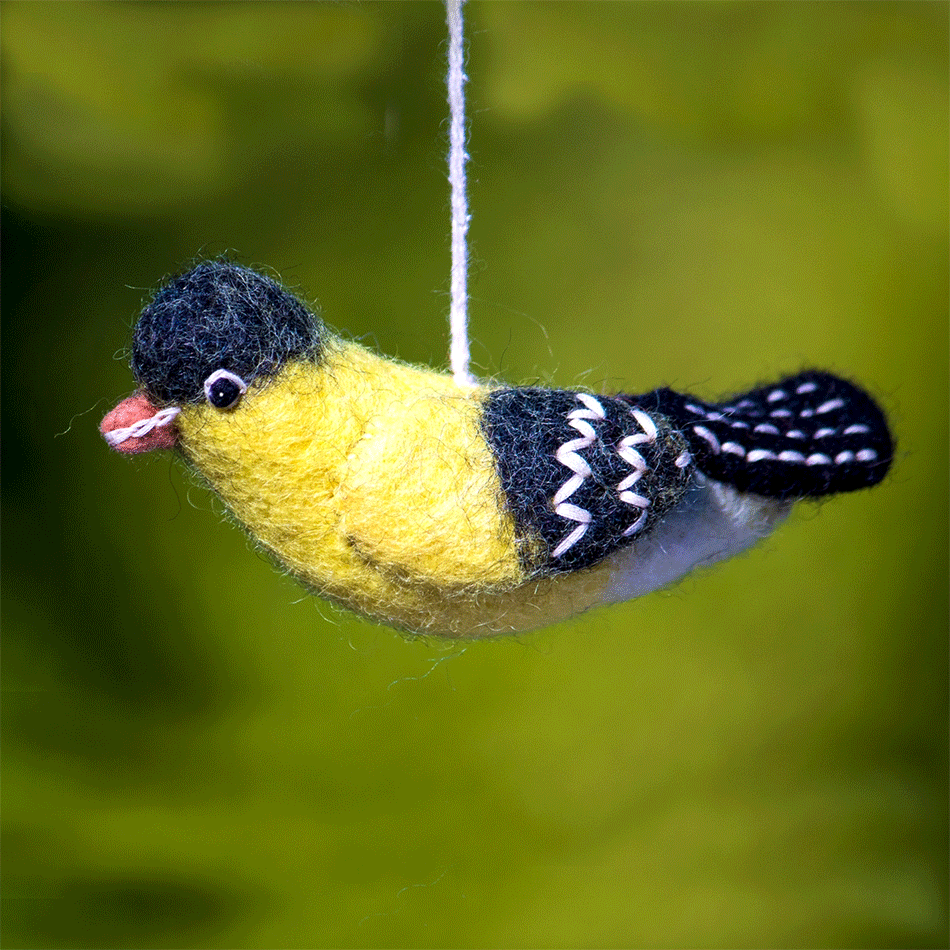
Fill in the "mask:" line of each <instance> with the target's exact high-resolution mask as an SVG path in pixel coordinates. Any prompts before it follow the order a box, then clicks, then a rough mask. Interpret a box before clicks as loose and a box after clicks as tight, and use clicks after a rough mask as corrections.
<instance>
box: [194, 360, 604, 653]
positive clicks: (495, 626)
mask: <svg viewBox="0 0 950 950" xmlns="http://www.w3.org/2000/svg"><path fill="white" fill-rule="evenodd" d="M486 393H487V389H484V388H475V389H464V388H460V387H458V386H457V385H456V384H455V383H454V381H453V380H452V378H451V377H449V376H446V375H443V374H439V373H435V372H433V371H431V370H426V369H421V368H418V367H413V366H408V365H406V364H403V363H398V362H395V361H392V360H387V359H383V358H382V357H379V356H376V355H375V354H372V353H370V352H369V351H367V350H365V349H363V348H362V347H359V346H357V345H355V344H351V343H343V342H340V341H334V342H333V343H331V344H329V345H328V347H327V350H326V353H325V355H324V356H323V358H322V359H321V361H320V362H319V363H318V364H313V363H310V362H293V363H290V364H288V365H287V366H285V367H284V368H283V369H282V370H281V371H280V373H279V374H278V375H276V376H274V377H271V378H268V379H262V380H260V381H258V382H257V383H255V384H253V385H252V386H251V387H250V389H249V391H248V392H247V393H246V394H245V396H244V398H243V399H242V401H241V403H240V404H239V405H238V407H237V408H236V409H234V410H232V411H222V410H218V409H215V408H213V407H211V406H208V405H206V404H205V405H200V406H186V407H184V408H183V409H182V412H181V415H180V416H179V419H178V428H179V433H180V443H181V446H182V449H183V451H184V452H185V454H186V455H187V456H188V458H189V459H190V460H191V462H192V463H193V464H194V465H195V467H196V468H197V469H198V471H199V472H200V473H201V474H202V475H203V476H204V477H205V478H206V479H207V480H208V481H209V482H210V484H211V485H212V487H213V488H214V489H215V490H216V491H217V492H218V493H219V494H220V496H221V497H222V498H223V500H224V501H225V503H226V504H227V505H228V507H229V508H230V509H231V510H232V511H233V513H234V514H235V516H236V517H237V518H238V519H239V520H240V521H241V522H242V523H243V524H244V525H245V526H246V527H247V528H248V530H249V531H250V532H251V533H252V534H253V535H254V536H255V537H256V538H257V539H258V540H259V541H260V543H261V544H262V545H263V546H264V547H265V548H266V549H267V550H269V551H270V552H272V553H273V554H274V555H275V556H276V557H277V558H278V559H279V560H280V561H281V562H283V564H285V565H286V567H287V568H288V569H289V570H290V571H291V572H292V573H293V574H295V575H296V576H297V577H299V578H300V579H301V580H302V581H304V583H306V584H307V585H308V586H310V587H311V588H312V589H313V590H314V591H315V592H317V593H318V594H320V595H322V596H325V597H328V598H330V599H331V600H334V601H337V602H338V603H340V604H342V605H344V606H346V607H349V608H350V609H353V610H356V611H357V612H359V613H362V614H365V615H367V616H369V617H372V618H375V619H380V620H382V621H384V622H386V623H390V624H393V625H396V626H399V627H403V628H405V629H409V630H414V631H419V632H428V633H439V634H448V635H455V636H473V635H474V636H478V635H480V634H488V633H494V632H500V631H511V630H521V629H528V628H533V627H538V626H542V625H543V624H545V623H551V622H553V621H555V620H557V619H561V618H563V617H566V616H569V615H571V614H573V613H576V612H577V611H578V610H582V609H586V607H589V606H591V605H592V604H594V603H597V602H598V598H599V596H600V593H601V592H602V590H603V587H604V585H605V584H606V574H605V573H604V572H602V571H599V570H593V571H584V572H579V575H578V576H574V575H572V576H571V577H569V578H563V579H560V580H559V581H558V582H557V584H553V583H552V582H551V581H549V580H543V581H540V582H539V581H531V580H529V577H530V573H531V567H532V565H533V564H534V563H535V562H536V561H537V559H538V558H540V555H541V550H540V546H539V542H537V541H536V540H535V539H530V538H529V539H526V540H524V539H523V540H522V541H520V542H519V541H518V540H517V539H516V537H515V531H514V522H513V520H512V518H511V516H510V514H509V513H508V512H507V510H506V507H505V500H504V495H503V492H502V490H501V485H500V484H499V481H498V476H497V473H496V470H495V464H494V459H493V457H492V453H491V449H490V448H489V446H488V443H487V442H486V441H485V439H484V436H483V435H482V433H481V431H480V427H479V416H480V412H481V404H482V401H483V400H484V398H485V395H486ZM519 544H520V547H519ZM601 575H603V576H601Z"/></svg>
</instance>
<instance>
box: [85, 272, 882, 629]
mask: <svg viewBox="0 0 950 950" xmlns="http://www.w3.org/2000/svg"><path fill="white" fill-rule="evenodd" d="M132 371H133V374H134V376H135V379H136V381H137V383H138V386H139V389H138V391H137V392H136V393H135V394H134V395H132V396H130V397H129V398H128V399H126V400H125V401H124V402H122V403H120V404H119V405H118V406H117V407H116V408H115V409H114V410H113V411H112V412H110V413H109V414H108V415H107V416H106V417H105V419H104V420H103V422H102V424H101V431H102V433H103V435H104V436H105V438H106V440H107V442H108V443H109V444H110V445H111V446H113V447H114V448H115V449H117V450H118V451H120V452H124V453H137V452H146V451H149V450H151V449H159V448H173V447H174V448H177V449H178V450H179V451H180V452H181V453H182V455H183V456H184V457H185V459H187V461H188V462H189V463H190V464H191V466H193V468H194V469H195V470H196V471H197V472H198V473H199V474H200V475H201V476H202V477H203V478H204V479H205V480H206V481H207V482H208V484H209V485H210V486H211V487H212V488H213V489H214V490H215V491H216V492H217V493H218V494H219V495H220V497H221V498H222V499H223V500H224V502H225V503H226V505H227V507H228V508H229V509H230V511H231V512H233V514H234V516H235V518H236V519H237V520H238V521H239V522H241V523H242V524H243V525H244V526H245V528H246V529H247V530H248V531H249V532H250V534H251V535H252V536H253V537H254V538H256V539H257V541H258V542H259V543H260V545H261V546H262V547H263V548H264V549H265V550H266V551H268V552H269V553H270V554H271V555H272V556H273V557H274V558H276V559H277V560H278V561H279V562H280V563H282V564H283V565H284V566H285V567H286V568H287V570H288V571H290V572H291V573H292V574H293V575H295V576H296V577H297V578H299V579H300V581H302V582H303V583H304V584H305V585H306V586H307V587H308V588H310V589H311V590H312V591H313V592H315V593H316V594H318V595H320V596H321V597H325V598H327V599H329V600H331V601H333V602H335V603H337V604H340V605H342V606H344V607H347V608H349V609H351V610H354V611H356V612H358V613H360V614H363V615H364V616H367V617H370V618H373V619H375V620H379V621H381V622H383V623H386V624H390V625H392V626H395V627H399V628H402V629H405V630H410V631H415V632H420V633H431V634H439V635H446V636H457V637H478V636H485V635H489V634H493V633H501V632H510V631H519V630H527V629H532V628H536V627H541V626H544V625H546V624H550V623H553V622H556V621H559V620H563V619H564V618H567V617H570V616H573V615H574V614H577V613H579V612H581V611H584V610H587V609H589V608H591V607H595V606H598V605H603V604H610V603H616V602H619V601H624V600H628V599H630V598H632V597H637V596H639V595H641V594H645V593H647V592H649V591H652V590H655V589H657V588H659V587H663V586H664V585H666V584H670V583H671V582H673V581H675V580H676V579H677V578H679V577H681V576H682V575H684V574H685V573H687V572H688V571H690V570H691V569H692V568H694V567H696V566H698V565H704V564H710V563H712V562H715V561H718V560H721V559H723V558H726V557H729V556H730V555H733V554H735V553H737V552H738V551H741V550H743V549H745V548H747V547H749V546H750V545H752V544H754V543H755V542H756V541H757V540H758V539H760V538H762V537H763V536H764V535H766V534H767V533H768V532H769V531H770V530H771V529H772V528H774V527H775V525H776V524H777V523H778V522H780V521H781V520H782V518H784V517H785V515H786V514H787V513H788V511H789V510H790V508H791V506H792V504H793V503H794V502H795V501H796V500H798V499H802V498H806V497H819V496H824V495H829V494H833V493H836V492H847V491H852V490H855V489H859V488H866V487H868V486H871V485H874V484H876V483H877V482H879V481H880V480H881V479H882V478H883V477H884V475H885V474H886V472H887V470H888V467H889V465H890V463H891V459H892V455H893V445H892V440H891V436H890V434H889V432H888V427H887V423H886V421H885V419H884V416H883V414H882V413H881V411H880V409H879V408H878V407H877V405H876V404H875V403H874V401H873V400H872V399H871V398H870V397H869V396H868V395H867V394H865V393H864V392H863V391H862V390H860V389H858V388H856V387H855V386H854V385H852V384H851V383H849V382H846V381H845V380H843V379H839V378H837V377H835V376H832V375H829V374H827V373H824V372H817V371H809V372H804V373H801V374H799V375H797V376H793V377H789V378H787V379H783V380H781V381H780V382H778V383H776V384H774V385H771V386H765V387H762V388H758V389H754V390H752V391H751V392H746V393H743V394H741V395H739V396H734V397H732V398H729V399H726V400H724V401H722V402H719V403H715V404H713V403H708V402H704V401H702V400H700V399H696V398H694V397H691V396H688V395H682V394H679V393H676V392H673V391H672V390H669V389H656V390H654V391H653V392H648V393H644V394H643V395H628V394H625V393H620V394H616V395H595V394H593V393H590V392H583V391H573V390H553V389H543V388H536V387H509V386H504V385H498V384H494V383H486V384H483V385H476V386H472V387H464V386H460V385H457V384H456V383H455V382H454V381H453V380H452V378H451V377H449V376H447V375H443V374H440V373H437V372H434V371H432V370H429V369H424V368H419V367H415V366H408V365H406V364H403V363H399V362H396V361H393V360H390V359H386V358H383V357H381V356H378V355H376V354H374V353H372V352H370V351H368V350H366V349H364V348H363V347H361V346H358V345H357V344H355V343H351V342H347V341H344V340H342V339H340V338H339V337H337V336H334V335H333V334H332V333H331V331H330V330H329V329H328V328H327V327H326V326H325V325H324V324H323V322H322V321H321V320H320V319H319V318H318V317H317V316H315V315H314V314H313V313H312V312H311V311H310V310H309V309H307V308H306V307H305V306H304V305H303V304H302V303H300V302H299V301H298V300H297V299H296V298H295V297H294V296H292V295H291V294H290V293H288V292H287V291H285V290H284V289H283V288H282V287H281V286H279V285H278V284H277V283H276V282H275V281H273V280H271V279H270V278H268V277H266V276H263V275H261V274H259V273H256V272H255V271H252V270H249V269H246V268H244V267H240V266H238V265H236V264H234V263H231V262H229V261H226V260H217V261H209V262H205V263H202V264H200V265H198V266H197V267H195V268H194V269H193V270H191V271H190V272H189V273H186V274H184V275H182V276H179V277H177V278H175V279H173V280H171V281H170V282H169V283H168V284H167V285H166V286H164V287H163V288H162V289H160V290H159V291H158V292H157V293H156V294H155V296H154V298H153V300H152V301H151V303H150V304H149V305H148V306H147V307H146V308H145V310H144V311H143V313H142V315H141V317H140V319H139V321H138V324H137V326H136V328H135V331H134V335H133V343H132Z"/></svg>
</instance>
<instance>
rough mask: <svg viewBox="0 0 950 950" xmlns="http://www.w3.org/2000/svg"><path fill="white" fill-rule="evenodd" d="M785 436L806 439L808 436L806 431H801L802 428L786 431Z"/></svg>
mask: <svg viewBox="0 0 950 950" xmlns="http://www.w3.org/2000/svg"><path fill="white" fill-rule="evenodd" d="M785 438H786V439H805V438H807V436H806V435H805V433H804V432H802V431H801V429H789V430H788V432H786V433H785Z"/></svg>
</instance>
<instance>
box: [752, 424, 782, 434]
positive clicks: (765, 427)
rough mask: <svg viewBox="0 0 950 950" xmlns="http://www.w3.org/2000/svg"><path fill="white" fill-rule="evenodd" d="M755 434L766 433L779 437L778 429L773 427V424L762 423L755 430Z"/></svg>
mask: <svg viewBox="0 0 950 950" xmlns="http://www.w3.org/2000/svg"><path fill="white" fill-rule="evenodd" d="M752 431H753V432H765V433H767V434H768V435H778V434H779V432H778V428H777V427H776V426H773V425H772V423H771V422H760V423H759V424H758V425H757V426H756V427H755V428H754V429H753V430H752Z"/></svg>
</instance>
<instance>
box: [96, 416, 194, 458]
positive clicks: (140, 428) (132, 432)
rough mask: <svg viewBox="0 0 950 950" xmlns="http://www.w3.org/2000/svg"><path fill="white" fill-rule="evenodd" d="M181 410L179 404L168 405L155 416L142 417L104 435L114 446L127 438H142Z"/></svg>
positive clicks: (167, 421)
mask: <svg viewBox="0 0 950 950" xmlns="http://www.w3.org/2000/svg"><path fill="white" fill-rule="evenodd" d="M179 412H181V409H179V408H178V406H168V407H167V408H166V409H160V410H159V411H158V412H156V413H155V415H154V416H149V417H148V418H147V419H140V420H139V421H138V422H135V423H133V424H132V425H130V426H125V427H124V428H122V429H113V430H112V431H111V432H106V433H104V436H103V437H104V438H105V440H106V442H108V443H109V445H111V446H113V448H114V447H115V446H117V445H121V444H122V443H123V442H125V440H126V439H140V438H142V436H143V435H147V434H148V433H149V432H151V431H152V429H157V428H158V427H159V426H167V425H168V423H169V422H171V421H172V420H173V419H174V418H175V416H177V415H178V413H179Z"/></svg>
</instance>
